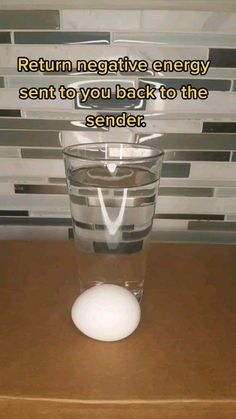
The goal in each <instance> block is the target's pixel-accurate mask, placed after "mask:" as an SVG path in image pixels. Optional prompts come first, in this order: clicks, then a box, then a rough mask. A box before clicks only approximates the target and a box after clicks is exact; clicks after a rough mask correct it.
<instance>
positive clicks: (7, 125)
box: [0, 118, 105, 131]
mask: <svg viewBox="0 0 236 419" xmlns="http://www.w3.org/2000/svg"><path fill="white" fill-rule="evenodd" d="M2 129H4V130H5V129H9V130H42V131H95V130H98V131H105V129H102V128H96V127H93V128H88V127H86V125H85V123H84V122H83V121H67V120H64V121H63V120H57V119H24V118H21V119H10V118H0V130H2Z"/></svg>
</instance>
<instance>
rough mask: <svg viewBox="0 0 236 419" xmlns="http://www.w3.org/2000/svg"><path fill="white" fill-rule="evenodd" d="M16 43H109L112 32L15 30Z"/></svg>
mask: <svg viewBox="0 0 236 419" xmlns="http://www.w3.org/2000/svg"><path fill="white" fill-rule="evenodd" d="M14 37H15V38H14V39H15V44H53V45H54V44H73V45H75V44H84V43H89V44H93V43H95V44H109V43H110V32H15V34H14Z"/></svg>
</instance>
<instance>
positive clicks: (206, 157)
mask: <svg viewBox="0 0 236 419" xmlns="http://www.w3.org/2000/svg"><path fill="white" fill-rule="evenodd" d="M164 158H165V161H172V160H178V161H229V159H230V152H229V151H167V152H166V153H165V156H164Z"/></svg>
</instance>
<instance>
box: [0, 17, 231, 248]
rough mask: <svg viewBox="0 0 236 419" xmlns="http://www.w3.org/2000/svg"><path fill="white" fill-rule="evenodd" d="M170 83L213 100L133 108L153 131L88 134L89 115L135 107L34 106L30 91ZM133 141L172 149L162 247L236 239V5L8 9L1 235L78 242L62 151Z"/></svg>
mask: <svg viewBox="0 0 236 419" xmlns="http://www.w3.org/2000/svg"><path fill="white" fill-rule="evenodd" d="M18 56H25V57H28V58H29V59H38V58H40V57H43V58H45V59H49V60H52V59H68V60H72V62H75V61H76V60H77V59H86V60H88V59H95V60H96V59H97V60H100V59H112V58H118V57H122V56H129V57H130V58H131V59H145V60H147V61H148V63H149V64H150V67H151V62H152V61H153V60H155V59H160V60H162V59H172V60H176V59H180V60H185V59H187V60H188V59H189V60H194V59H200V60H207V59H210V60H211V66H210V69H209V71H208V73H207V74H206V76H193V75H191V74H190V73H189V72H186V73H183V72H181V73H178V72H174V73H166V72H165V73H164V72H158V73H154V72H153V71H151V70H150V71H148V72H147V73H146V74H142V73H135V74H133V73H126V74H124V73H121V74H109V75H107V76H106V77H103V76H99V75H97V76H96V75H91V74H90V75H88V74H86V73H84V74H81V73H79V74H76V70H74V71H73V72H71V73H68V74H65V73H41V72H35V73H26V72H22V73H18V72H17V69H16V63H17V57H18ZM117 81H119V84H121V85H123V86H125V87H127V86H134V87H138V86H140V87H141V86H145V84H147V83H149V84H153V85H154V86H158V85H160V84H164V85H166V86H167V87H174V88H176V89H180V87H181V86H182V85H183V84H188V83H191V84H192V86H195V87H197V88H199V87H206V88H207V89H208V90H209V97H208V99H206V100H203V101H200V100H192V101H183V100H181V99H179V98H177V99H175V100H174V101H168V100H167V101H163V100H160V99H156V100H155V101H153V100H152V101H148V102H144V103H143V104H142V106H141V104H140V103H139V101H135V100H134V101H132V103H131V102H129V103H128V104H126V105H127V106H128V107H129V108H128V109H129V112H130V113H134V114H139V113H141V114H142V113H144V114H145V121H146V123H147V125H146V127H145V128H135V129H129V130H128V129H121V128H117V129H110V130H109V131H104V130H101V129H94V128H93V129H88V128H87V127H86V126H85V123H84V120H85V116H86V115H87V114H88V113H90V114H98V113H103V114H106V113H108V114H109V112H120V111H125V110H126V111H127V108H125V104H124V103H123V102H121V101H117V100H116V99H113V100H112V101H111V102H109V107H108V106H107V102H106V101H102V100H101V101H99V105H98V103H96V106H95V103H94V102H93V101H90V102H89V106H90V109H84V108H83V107H82V106H81V104H80V103H79V102H77V103H75V102H74V101H69V100H64V101H62V100H60V99H59V98H58V99H56V100H51V101H46V100H33V101H32V100H25V101H22V100H20V99H19V98H18V90H19V88H20V87H22V86H24V87H32V86H34V87H40V86H42V87H46V86H49V85H51V84H53V85H55V86H56V87H59V86H60V85H61V84H64V85H65V86H69V85H73V86H77V87H78V86H81V85H83V84H85V83H86V85H88V83H89V85H91V86H99V85H103V86H110V87H111V88H112V87H114V86H115V84H116V83H117ZM119 140H120V141H122V140H123V141H124V140H126V141H133V142H140V143H145V144H149V145H152V146H153V145H154V146H156V147H159V148H163V149H164V150H165V151H166V154H165V162H164V164H163V170H162V178H161V183H160V191H159V198H158V202H157V215H156V217H155V220H154V226H153V240H159V241H170V242H172V241H173V242H174V241H177V242H178V241H180V242H181V241H184V242H212V243H217V242H221V243H236V10H235V13H234V12H233V11H232V12H229V11H228V12H223V11H214V12H213V11H212V12H211V11H187V10H85V9H83V10H78V9H77V10H70V9H67V10H12V11H9V10H0V239H24V238H25V239H67V238H70V237H71V220H70V212H69V201H68V197H67V192H66V186H65V172H64V165H63V160H62V152H61V148H62V146H66V145H69V144H74V143H78V142H93V141H119Z"/></svg>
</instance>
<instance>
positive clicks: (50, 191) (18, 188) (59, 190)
mask: <svg viewBox="0 0 236 419" xmlns="http://www.w3.org/2000/svg"><path fill="white" fill-rule="evenodd" d="M14 187H15V193H22V194H47V195H62V194H66V193H67V188H66V186H63V185H27V184H15V185H14Z"/></svg>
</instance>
